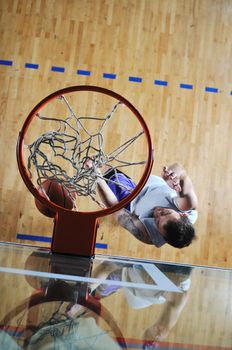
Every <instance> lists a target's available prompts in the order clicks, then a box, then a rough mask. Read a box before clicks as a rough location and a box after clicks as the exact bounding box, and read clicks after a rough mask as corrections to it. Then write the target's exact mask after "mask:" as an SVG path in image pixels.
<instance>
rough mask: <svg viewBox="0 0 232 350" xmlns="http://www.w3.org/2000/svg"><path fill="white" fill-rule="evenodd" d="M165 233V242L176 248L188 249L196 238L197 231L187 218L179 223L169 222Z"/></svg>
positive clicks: (182, 218)
mask: <svg viewBox="0 0 232 350" xmlns="http://www.w3.org/2000/svg"><path fill="white" fill-rule="evenodd" d="M164 231H165V233H164V239H165V241H166V242H167V243H169V244H170V245H171V246H173V247H175V248H184V247H187V246H189V245H190V244H191V243H192V241H193V240H194V239H195V238H196V233H195V229H194V227H193V225H192V224H191V222H190V221H189V219H188V218H187V217H181V218H180V219H179V220H177V221H173V220H169V221H168V222H167V223H166V225H165V226H164Z"/></svg>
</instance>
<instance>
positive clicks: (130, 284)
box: [0, 266, 163, 291]
mask: <svg viewBox="0 0 232 350" xmlns="http://www.w3.org/2000/svg"><path fill="white" fill-rule="evenodd" d="M0 272H2V273H11V274H16V275H23V276H34V277H42V278H53V279H59V280H60V279H61V280H65V281H78V282H86V283H99V284H107V285H113V286H121V287H130V288H138V289H146V290H158V291H161V290H163V289H160V288H158V286H156V285H152V284H145V283H134V282H126V281H114V280H107V279H100V278H94V277H82V276H74V275H65V274H60V273H52V272H41V271H33V270H25V269H17V268H14V267H3V266H0Z"/></svg>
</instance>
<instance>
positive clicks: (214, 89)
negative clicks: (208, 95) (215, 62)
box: [205, 86, 218, 93]
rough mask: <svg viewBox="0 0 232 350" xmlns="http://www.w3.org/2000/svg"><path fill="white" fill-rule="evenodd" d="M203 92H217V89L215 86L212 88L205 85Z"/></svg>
mask: <svg viewBox="0 0 232 350" xmlns="http://www.w3.org/2000/svg"><path fill="white" fill-rule="evenodd" d="M205 92H214V93H217V92H218V89H217V88H212V87H208V86H206V88H205Z"/></svg>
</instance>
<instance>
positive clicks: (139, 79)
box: [128, 77, 143, 83]
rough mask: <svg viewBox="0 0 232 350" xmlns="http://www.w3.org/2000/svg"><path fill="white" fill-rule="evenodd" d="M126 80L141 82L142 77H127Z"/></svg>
mask: <svg viewBox="0 0 232 350" xmlns="http://www.w3.org/2000/svg"><path fill="white" fill-rule="evenodd" d="M128 80H129V81H132V82H134V83H141V82H142V81H143V79H142V78H140V77H129V79H128Z"/></svg>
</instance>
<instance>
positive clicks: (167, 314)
mask: <svg viewBox="0 0 232 350" xmlns="http://www.w3.org/2000/svg"><path fill="white" fill-rule="evenodd" d="M0 272H1V292H2V305H1V311H0V320H1V321H0V325H1V332H0V344H1V349H32V350H33V349H44V348H46V349H67V348H70V349H113V350H114V349H153V348H154V349H155V348H160V349H177V348H178V349H186V348H192V349H229V348H231V339H232V333H231V328H230V325H231V320H232V308H231V302H230V298H231V291H232V286H231V280H232V272H231V271H229V270H219V269H210V268H202V267H190V266H182V265H176V264H167V263H161V262H148V261H136V260H134V259H126V258H123V257H120V258H116V257H110V256H99V255H98V256H96V257H95V258H92V259H89V258H78V257H75V256H65V255H59V254H52V253H51V252H50V251H49V250H46V249H42V248H35V247H29V246H22V245H12V244H6V243H2V244H1V245H0ZM216 287H217V288H216ZM209 305H210V307H209ZM212 330H214V331H213V332H212ZM222 334H223V337H222Z"/></svg>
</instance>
